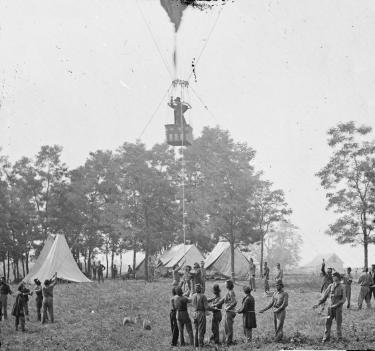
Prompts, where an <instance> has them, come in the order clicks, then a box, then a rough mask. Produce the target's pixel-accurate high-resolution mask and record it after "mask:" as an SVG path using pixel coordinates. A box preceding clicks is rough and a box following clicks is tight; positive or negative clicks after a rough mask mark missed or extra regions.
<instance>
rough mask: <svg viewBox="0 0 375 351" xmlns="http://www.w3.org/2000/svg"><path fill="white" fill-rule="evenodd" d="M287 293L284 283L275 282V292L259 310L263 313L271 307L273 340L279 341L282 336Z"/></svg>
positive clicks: (287, 298)
mask: <svg viewBox="0 0 375 351" xmlns="http://www.w3.org/2000/svg"><path fill="white" fill-rule="evenodd" d="M288 300H289V295H288V293H287V292H286V291H284V284H283V282H282V281H281V280H278V281H277V282H276V292H275V293H274V294H273V296H272V299H271V301H270V303H269V304H268V305H267V306H266V307H265V308H263V309H262V310H260V311H259V313H263V312H265V311H267V310H269V309H270V308H273V321H274V325H275V341H281V340H282V338H283V328H284V321H285V316H286V308H287V306H288Z"/></svg>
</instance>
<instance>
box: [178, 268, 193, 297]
mask: <svg viewBox="0 0 375 351" xmlns="http://www.w3.org/2000/svg"><path fill="white" fill-rule="evenodd" d="M192 279H193V276H192V274H191V267H190V266H189V265H187V266H185V272H184V276H183V280H182V282H181V283H180V286H181V287H183V289H184V292H185V293H187V292H188V293H189V294H190V293H191V291H192V290H191V283H192Z"/></svg>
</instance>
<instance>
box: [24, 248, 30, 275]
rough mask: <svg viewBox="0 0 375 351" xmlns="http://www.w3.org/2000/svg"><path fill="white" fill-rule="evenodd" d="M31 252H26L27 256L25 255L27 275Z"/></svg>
mask: <svg viewBox="0 0 375 351" xmlns="http://www.w3.org/2000/svg"><path fill="white" fill-rule="evenodd" d="M29 255H30V253H29V250H27V251H26V254H25V256H26V257H25V265H26V274H29Z"/></svg>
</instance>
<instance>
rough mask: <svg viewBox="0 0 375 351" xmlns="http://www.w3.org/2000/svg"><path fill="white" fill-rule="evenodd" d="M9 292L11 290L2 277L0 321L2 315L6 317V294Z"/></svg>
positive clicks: (0, 285) (0, 283)
mask: <svg viewBox="0 0 375 351" xmlns="http://www.w3.org/2000/svg"><path fill="white" fill-rule="evenodd" d="M11 294H12V290H10V287H9V285H8V284H7V283H6V280H5V277H2V278H1V281H0V321H1V319H2V316H4V319H8V295H11Z"/></svg>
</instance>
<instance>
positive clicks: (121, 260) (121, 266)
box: [120, 250, 122, 278]
mask: <svg viewBox="0 0 375 351" xmlns="http://www.w3.org/2000/svg"><path fill="white" fill-rule="evenodd" d="M121 272H122V250H121V251H120V278H121Z"/></svg>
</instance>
